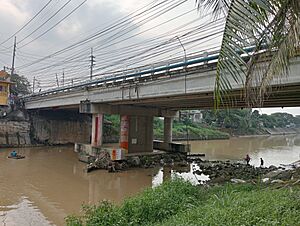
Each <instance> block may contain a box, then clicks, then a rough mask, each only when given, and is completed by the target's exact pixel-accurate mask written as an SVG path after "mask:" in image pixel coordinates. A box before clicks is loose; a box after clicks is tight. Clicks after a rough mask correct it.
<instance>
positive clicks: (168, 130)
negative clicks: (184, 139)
mask: <svg viewBox="0 0 300 226" xmlns="http://www.w3.org/2000/svg"><path fill="white" fill-rule="evenodd" d="M172 126H173V118H172V117H165V118H164V143H171V142H172Z"/></svg>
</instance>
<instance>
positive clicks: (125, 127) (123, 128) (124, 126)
mask: <svg viewBox="0 0 300 226" xmlns="http://www.w3.org/2000/svg"><path fill="white" fill-rule="evenodd" d="M128 138H129V116H128V115H122V116H121V117H120V148H123V149H125V150H126V152H127V153H128Z"/></svg>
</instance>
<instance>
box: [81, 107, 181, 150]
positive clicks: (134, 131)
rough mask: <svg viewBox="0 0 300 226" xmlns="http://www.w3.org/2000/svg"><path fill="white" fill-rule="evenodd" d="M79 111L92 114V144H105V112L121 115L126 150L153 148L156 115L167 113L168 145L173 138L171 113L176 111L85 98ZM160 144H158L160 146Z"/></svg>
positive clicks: (166, 136) (163, 115) (165, 114)
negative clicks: (110, 103) (106, 102)
mask: <svg viewBox="0 0 300 226" xmlns="http://www.w3.org/2000/svg"><path fill="white" fill-rule="evenodd" d="M80 112H81V113H88V114H93V124H92V142H91V146H92V147H100V146H101V145H102V131H103V129H102V128H103V114H118V115H120V144H119V145H120V148H122V149H123V150H125V152H127V153H137V152H153V117H154V116H159V117H166V120H165V121H166V122H165V142H163V143H164V144H165V146H166V147H167V146H168V147H169V144H170V143H171V142H172V117H174V116H175V115H176V111H170V110H165V109H164V110H163V109H159V108H152V107H137V106H128V105H109V104H93V103H90V102H82V103H81V104H80ZM159 148H160V147H158V149H159Z"/></svg>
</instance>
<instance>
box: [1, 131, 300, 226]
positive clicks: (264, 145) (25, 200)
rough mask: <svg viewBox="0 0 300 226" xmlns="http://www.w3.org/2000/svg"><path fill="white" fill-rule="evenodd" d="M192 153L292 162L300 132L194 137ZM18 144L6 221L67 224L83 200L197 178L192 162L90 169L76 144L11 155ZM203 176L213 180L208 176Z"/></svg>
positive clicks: (6, 193) (5, 189)
mask: <svg viewBox="0 0 300 226" xmlns="http://www.w3.org/2000/svg"><path fill="white" fill-rule="evenodd" d="M189 143H191V146H192V152H194V153H205V154H206V157H205V158H206V159H210V160H227V159H230V160H241V159H242V158H244V156H245V155H246V154H249V155H250V156H251V158H252V160H251V164H253V165H256V166H257V165H259V158H261V157H262V158H263V159H264V161H265V164H266V166H269V165H276V166H278V165H279V164H281V163H282V164H288V163H291V162H294V161H296V160H299V159H300V135H292V136H270V137H241V138H231V139H229V140H214V141H191V142H189ZM11 150H12V149H5V150H4V149H0V225H7V226H13V225H18V226H19V225H22V226H27V225H37V226H42V225H64V217H66V216H67V215H69V214H78V213H79V211H80V207H81V205H82V204H83V203H86V204H94V203H97V202H99V201H101V200H103V199H106V200H111V201H112V202H114V203H121V202H122V201H123V200H124V199H125V198H127V197H130V196H132V195H135V194H137V193H138V192H141V191H142V190H143V189H145V188H148V187H153V186H157V185H159V184H160V183H162V181H163V180H165V179H168V178H170V177H174V176H176V175H177V176H181V177H183V178H186V179H189V180H190V181H192V182H196V181H197V180H198V179H199V178H195V176H194V175H193V174H191V173H190V172H191V168H192V167H197V166H195V165H191V166H189V167H187V168H186V169H183V171H185V172H181V171H182V169H181V171H179V170H177V169H170V168H165V169H162V168H154V169H131V170H128V171H124V172H120V173H108V172H106V171H103V170H98V171H93V172H92V173H89V174H87V173H85V172H84V168H85V164H84V163H81V162H79V161H78V160H77V155H76V153H74V152H73V147H72V146H62V147H35V148H23V149H17V151H18V152H19V153H20V154H24V155H26V158H25V159H22V160H13V159H8V158H7V156H8V154H9V153H10V151H11ZM201 179H203V180H206V179H208V177H206V176H205V175H203V176H202V178H201Z"/></svg>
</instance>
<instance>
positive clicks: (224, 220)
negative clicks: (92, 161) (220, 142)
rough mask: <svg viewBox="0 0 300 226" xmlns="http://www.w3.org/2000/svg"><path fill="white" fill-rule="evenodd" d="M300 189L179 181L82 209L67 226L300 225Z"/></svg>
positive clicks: (71, 218) (67, 219) (70, 219)
mask: <svg viewBox="0 0 300 226" xmlns="http://www.w3.org/2000/svg"><path fill="white" fill-rule="evenodd" d="M299 199H300V189H299V188H297V187H293V188H281V189H273V188H272V187H269V188H268V187H264V186H255V185H250V184H243V185H232V184H228V185H224V186H215V187H211V188H206V187H204V186H201V187H197V186H193V185H191V184H190V183H189V182H184V181H182V180H179V179H176V180H174V181H169V182H167V183H164V184H163V185H161V186H158V187H156V188H153V189H146V190H145V191H144V192H143V193H141V194H139V195H138V196H136V197H133V198H129V199H127V200H125V201H124V203H123V204H122V205H121V206H115V205H112V204H110V203H108V202H102V203H100V204H99V205H98V206H84V208H83V212H84V215H83V216H80V217H76V216H69V217H67V218H66V222H67V225H69V226H81V225H89V226H92V225H93V226H98V225H99V226H102V225H106V226H110V225H111V226H118V225H120V226H121V225H122V226H123V225H124V226H127V225H165V226H167V225H170V226H173V225H249V226H250V225H298V223H299V222H300V202H299Z"/></svg>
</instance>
